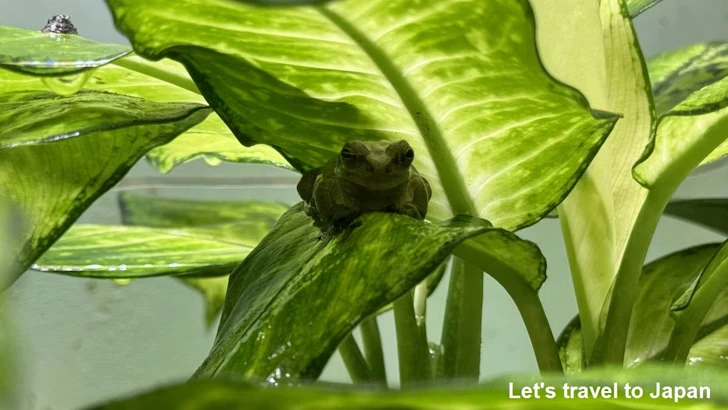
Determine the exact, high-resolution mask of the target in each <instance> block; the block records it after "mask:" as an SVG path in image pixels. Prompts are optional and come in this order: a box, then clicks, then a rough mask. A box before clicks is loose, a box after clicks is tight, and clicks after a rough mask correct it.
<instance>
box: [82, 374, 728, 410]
mask: <svg viewBox="0 0 728 410" xmlns="http://www.w3.org/2000/svg"><path fill="white" fill-rule="evenodd" d="M511 382H512V383H513V387H512V388H511V387H510V386H509V383H511ZM541 382H542V383H543V384H544V386H552V387H553V388H554V390H553V391H554V397H553V398H547V397H548V396H547V395H546V392H545V391H544V390H540V392H539V393H540V394H539V398H535V397H532V398H529V399H525V398H523V397H520V398H513V397H509V396H511V394H509V392H511V391H512V392H513V394H514V395H518V396H520V395H521V394H520V393H521V388H522V387H524V386H531V387H533V385H534V384H536V383H541ZM627 382H628V383H629V384H630V385H631V386H639V387H640V388H642V390H643V393H644V394H643V395H642V396H641V397H640V398H634V397H633V398H626V396H625V395H624V385H625V383H627ZM657 382H660V383H661V386H663V387H664V386H683V387H685V388H688V387H690V386H696V387H698V388H699V387H700V386H702V387H707V390H706V389H703V390H702V394H703V400H696V399H687V398H683V399H678V400H677V402H676V400H675V399H674V398H664V397H663V398H658V399H654V398H651V397H650V394H651V393H653V392H654V391H655V387H656V383H657ZM564 383H568V384H569V385H571V386H587V387H588V386H592V387H596V386H607V387H612V386H613V385H614V384H615V383H616V384H617V385H618V388H619V394H618V395H617V397H612V398H608V399H591V400H590V399H579V398H566V397H564V393H563V392H564V390H563V386H564ZM726 386H728V381H727V380H726V375H725V373H721V372H716V371H701V372H690V373H687V374H685V373H683V372H681V371H678V370H676V369H671V368H662V367H654V368H649V369H646V368H645V369H637V370H631V371H625V370H622V369H616V370H615V369H609V370H604V371H599V372H591V373H587V374H583V375H580V376H578V377H569V378H564V377H554V376H551V377H546V378H537V377H528V376H511V377H503V378H500V379H498V380H493V381H489V382H487V383H485V384H483V385H480V386H472V387H463V386H439V387H435V388H430V389H410V390H404V391H367V390H364V391H362V390H361V388H359V389H356V390H355V389H353V388H351V387H345V386H326V385H320V386H300V387H290V386H282V387H279V388H276V389H270V388H268V389H265V388H258V387H254V386H251V385H248V384H241V383H235V382H232V381H194V382H190V383H186V384H180V385H175V386H167V387H163V388H160V389H156V390H154V391H151V392H145V393H143V394H141V395H138V396H136V397H130V398H126V399H121V400H118V401H114V402H111V403H108V404H105V405H100V406H98V407H94V408H93V409H96V410H127V409H128V410H156V409H159V408H175V409H183V408H184V409H187V408H189V409H195V410H218V409H236V410H248V409H250V410H258V409H278V410H293V409H296V410H313V409H316V410H334V409H337V410H338V409H350V410H364V409H368V410H379V409H381V410H384V409H398V410H433V409H438V410H455V409H471V410H486V409H504V410H505V409H513V408H528V409H543V410H546V409H583V408H584V407H585V405H586V406H588V407H589V408H594V409H634V408H639V409H645V410H650V409H655V410H657V409H666V408H670V409H673V408H675V409H697V408H705V409H709V408H721V406H722V405H724V404H725V403H726V402H728V392H727V391H726ZM707 391H709V392H710V397H709V398H707V397H706V393H707Z"/></svg>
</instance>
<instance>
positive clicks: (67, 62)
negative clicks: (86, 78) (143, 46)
mask: <svg viewBox="0 0 728 410" xmlns="http://www.w3.org/2000/svg"><path fill="white" fill-rule="evenodd" d="M41 27H42V24H41V25H40V27H39V28H38V31H32V30H25V29H21V28H17V27H8V26H0V39H2V41H0V68H6V69H10V70H13V71H18V72H23V73H29V74H33V75H46V76H59V75H69V74H73V73H79V72H81V71H85V70H88V69H91V68H94V67H100V66H102V65H104V64H108V63H110V62H111V61H114V60H116V59H117V58H120V57H123V56H124V55H126V54H129V53H130V52H131V49H130V48H129V46H124V45H120V44H109V43H99V42H96V41H92V40H88V39H85V38H83V37H81V36H79V35H73V34H60V35H59V34H49V33H42V32H41V31H40V28H41Z"/></svg>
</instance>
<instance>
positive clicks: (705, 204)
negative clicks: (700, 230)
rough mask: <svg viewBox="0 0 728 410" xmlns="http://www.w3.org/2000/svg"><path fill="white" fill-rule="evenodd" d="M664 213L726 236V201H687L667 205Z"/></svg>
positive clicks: (727, 233) (727, 206)
mask: <svg viewBox="0 0 728 410" xmlns="http://www.w3.org/2000/svg"><path fill="white" fill-rule="evenodd" d="M665 213H667V214H668V215H672V216H676V217H678V218H681V219H685V220H688V221H691V222H693V223H697V224H700V225H703V226H705V227H707V228H710V229H713V230H716V231H718V232H721V233H723V234H726V235H728V199H726V198H710V199H689V200H683V201H673V202H670V203H669V204H667V207H666V208H665Z"/></svg>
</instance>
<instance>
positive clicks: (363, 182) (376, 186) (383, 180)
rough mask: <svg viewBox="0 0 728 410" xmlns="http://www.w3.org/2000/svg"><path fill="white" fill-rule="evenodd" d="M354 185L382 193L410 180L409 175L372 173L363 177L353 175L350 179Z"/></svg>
mask: <svg viewBox="0 0 728 410" xmlns="http://www.w3.org/2000/svg"><path fill="white" fill-rule="evenodd" d="M348 179H349V181H351V182H352V183H354V184H356V185H359V186H361V187H362V188H365V189H368V190H370V191H380V190H384V189H390V188H394V187H396V186H398V185H401V184H403V183H405V182H407V180H408V175H397V174H386V173H371V174H363V175H352V176H351V177H350V178H348Z"/></svg>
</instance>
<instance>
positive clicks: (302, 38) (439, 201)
mask: <svg viewBox="0 0 728 410" xmlns="http://www.w3.org/2000/svg"><path fill="white" fill-rule="evenodd" d="M108 3H109V5H110V6H111V8H112V11H113V13H114V15H115V18H116V23H117V26H118V27H119V28H120V29H121V30H122V31H123V32H125V34H127V35H128V36H129V38H130V39H131V41H132V42H133V43H134V45H135V48H136V49H137V50H138V51H139V52H140V53H142V54H143V55H145V56H147V57H151V58H159V57H162V56H169V57H171V58H173V59H176V60H179V61H181V62H183V63H184V64H185V66H186V67H187V69H188V70H190V73H191V75H192V77H193V79H194V80H195V82H196V83H197V84H198V86H199V87H200V90H201V91H202V93H203V95H205V97H206V98H207V100H208V101H210V103H211V104H212V105H213V107H215V109H216V111H217V112H218V113H219V114H220V115H221V117H222V118H223V120H224V121H225V122H226V123H227V124H229V125H230V127H231V128H232V130H233V132H234V133H235V135H236V136H237V137H238V139H240V140H241V142H243V143H244V144H245V145H251V144H254V143H261V142H262V143H265V144H269V145H271V146H273V147H275V148H276V149H277V150H278V151H279V152H281V153H282V154H283V155H284V156H285V157H286V158H287V159H289V160H290V162H291V164H293V165H294V166H295V167H296V168H298V169H301V170H305V169H310V168H312V167H317V166H320V165H322V164H323V163H324V162H325V161H327V160H328V159H329V158H331V156H332V155H335V154H336V153H337V152H338V151H339V150H340V148H341V146H342V144H343V142H344V141H346V140H350V139H355V138H358V139H367V140H370V139H388V140H397V139H402V138H404V139H407V140H408V141H409V142H410V143H411V144H412V145H413V146H414V148H415V151H416V159H415V163H416V166H417V168H418V170H420V171H421V173H423V174H424V175H425V177H426V178H428V180H429V181H430V183H431V184H432V185H433V190H434V198H433V201H432V203H431V211H430V217H431V218H432V219H433V220H438V219H439V220H441V219H444V218H447V217H449V216H450V215H452V211H451V210H450V208H451V207H452V209H454V211H455V212H456V213H471V214H476V215H480V216H482V217H484V218H487V219H489V220H492V221H493V222H494V224H495V225H496V226H501V227H505V228H509V229H517V228H520V227H523V226H526V225H529V224H531V223H534V222H535V221H537V220H538V219H540V218H541V217H542V216H543V215H544V214H545V213H547V212H548V211H549V210H550V209H551V208H553V207H554V206H555V205H556V204H558V203H559V202H560V201H561V200H562V199H563V197H564V196H565V195H566V193H567V192H568V191H569V190H570V188H571V187H572V186H573V184H574V183H575V182H576V180H577V179H578V178H579V176H580V175H581V173H582V172H583V170H584V169H585V167H586V166H587V164H588V163H589V161H590V160H591V158H592V157H593V155H594V154H595V153H596V150H597V149H598V148H599V146H600V145H601V143H602V142H603V141H604V138H605V137H606V135H607V133H608V132H609V130H610V129H611V127H612V125H613V124H614V122H615V120H616V119H615V118H613V117H609V118H603V119H597V118H594V117H593V115H592V113H591V112H590V110H589V107H588V105H587V103H586V101H585V100H584V98H583V97H582V96H581V95H580V94H579V93H578V92H576V91H575V90H573V89H570V88H568V87H566V86H563V85H561V84H559V83H558V82H556V81H555V80H553V79H552V78H551V77H549V76H548V75H547V73H546V72H545V71H544V70H543V68H542V67H541V64H540V61H539V60H538V55H537V53H536V47H535V43H534V27H533V17H532V15H531V11H530V8H529V6H528V3H527V2H526V1H524V0H518V1H495V2H478V1H465V2H462V1H457V2H456V1H446V2H439V3H431V4H430V3H427V4H423V3H416V5H415V3H414V2H411V1H408V0H398V1H374V2H371V1H364V0H349V1H343V2H334V3H332V4H331V5H327V6H320V7H315V8H306V7H296V8H266V9H261V8H251V7H249V6H243V5H235V4H233V3H230V2H226V1H221V0H216V1H201V0H190V1H185V2H183V3H179V2H173V1H171V0H155V1H145V2H144V6H143V7H138V6H139V5H140V4H141V3H140V2H139V1H136V0H109V1H108ZM172 10H174V12H172ZM162 25H163V26H164V27H165V30H158V27H159V26H162ZM503 33H508V35H503ZM433 39H435V41H433ZM564 153H568V156H566V157H565V156H564ZM536 175H538V177H536Z"/></svg>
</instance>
